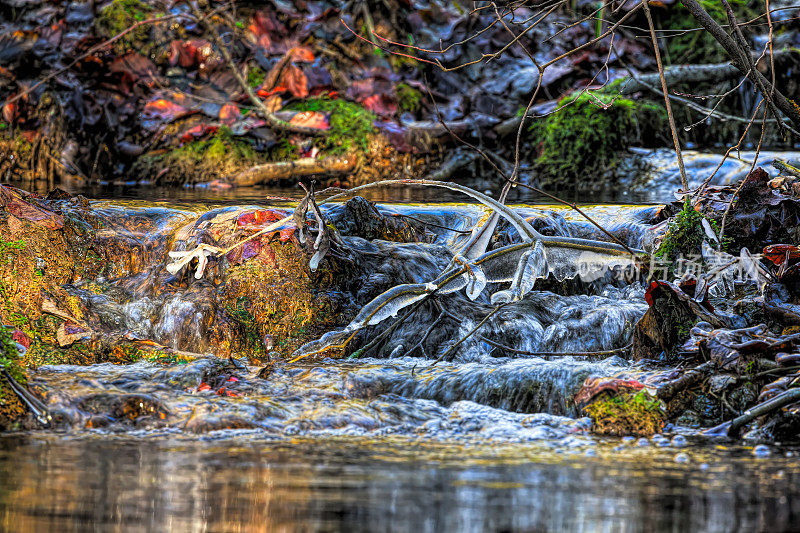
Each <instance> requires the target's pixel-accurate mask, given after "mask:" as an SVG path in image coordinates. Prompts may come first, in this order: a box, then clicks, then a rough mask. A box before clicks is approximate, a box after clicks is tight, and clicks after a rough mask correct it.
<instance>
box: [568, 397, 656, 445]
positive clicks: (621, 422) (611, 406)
mask: <svg viewBox="0 0 800 533" xmlns="http://www.w3.org/2000/svg"><path fill="white" fill-rule="evenodd" d="M584 411H586V413H587V414H588V415H589V417H590V418H591V419H592V430H593V431H594V432H595V433H600V434H602V435H617V436H622V435H637V436H643V435H652V434H654V433H657V432H658V431H661V429H662V428H663V427H664V417H665V410H664V406H663V404H662V403H661V401H660V400H659V399H658V398H654V397H652V396H650V394H649V393H647V392H646V391H644V390H641V391H639V392H637V393H635V394H634V393H631V394H623V395H618V396H609V397H606V398H601V399H599V400H597V401H596V402H594V403H592V404H591V405H589V406H588V407H586V408H585V409H584Z"/></svg>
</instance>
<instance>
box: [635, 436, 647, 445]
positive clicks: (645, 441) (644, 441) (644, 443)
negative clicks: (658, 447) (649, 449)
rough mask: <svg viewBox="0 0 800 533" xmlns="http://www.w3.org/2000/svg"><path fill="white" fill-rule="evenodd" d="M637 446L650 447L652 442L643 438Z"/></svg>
mask: <svg viewBox="0 0 800 533" xmlns="http://www.w3.org/2000/svg"><path fill="white" fill-rule="evenodd" d="M636 445H637V446H650V441H649V440H647V439H646V438H644V437H642V438H641V439H639V440H638V441H637V442H636Z"/></svg>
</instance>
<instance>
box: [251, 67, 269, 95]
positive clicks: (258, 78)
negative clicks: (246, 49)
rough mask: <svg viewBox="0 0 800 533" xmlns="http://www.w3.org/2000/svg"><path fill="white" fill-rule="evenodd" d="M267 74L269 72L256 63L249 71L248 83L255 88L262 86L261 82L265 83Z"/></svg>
mask: <svg viewBox="0 0 800 533" xmlns="http://www.w3.org/2000/svg"><path fill="white" fill-rule="evenodd" d="M266 76H267V74H266V72H264V69H262V68H261V67H259V66H258V65H256V66H255V67H253V68H251V69H249V70H248V71H247V85H249V86H250V87H252V88H253V89H255V88H257V87H260V86H261V84H262V83H264V78H266Z"/></svg>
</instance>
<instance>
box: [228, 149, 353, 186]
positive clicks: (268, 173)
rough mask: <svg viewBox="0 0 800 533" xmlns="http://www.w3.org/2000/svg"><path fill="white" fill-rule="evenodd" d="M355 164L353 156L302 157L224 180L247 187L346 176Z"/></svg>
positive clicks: (253, 169)
mask: <svg viewBox="0 0 800 533" xmlns="http://www.w3.org/2000/svg"><path fill="white" fill-rule="evenodd" d="M356 163H357V157H356V156H354V155H345V156H342V157H326V158H323V159H315V158H313V157H303V158H301V159H297V160H296V161H279V162H276V163H264V164H263V165H256V166H254V167H251V168H249V169H247V170H243V171H242V172H239V173H237V174H234V175H232V176H230V177H228V178H226V180H227V181H229V182H230V183H231V185H234V186H236V187H249V186H251V185H259V184H262V183H269V182H273V181H279V180H285V179H290V178H296V177H300V176H311V175H314V174H325V175H329V176H330V175H336V174H347V173H348V172H352V171H353V170H355V168H356Z"/></svg>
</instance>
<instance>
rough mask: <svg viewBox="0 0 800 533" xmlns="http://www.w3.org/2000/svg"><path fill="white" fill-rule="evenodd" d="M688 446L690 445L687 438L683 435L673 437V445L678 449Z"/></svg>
mask: <svg viewBox="0 0 800 533" xmlns="http://www.w3.org/2000/svg"><path fill="white" fill-rule="evenodd" d="M688 444H689V443H688V442H687V440H686V437H684V436H683V435H675V436H674V437H672V445H673V446H675V447H676V448H683V447H685V446H687V445H688Z"/></svg>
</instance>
